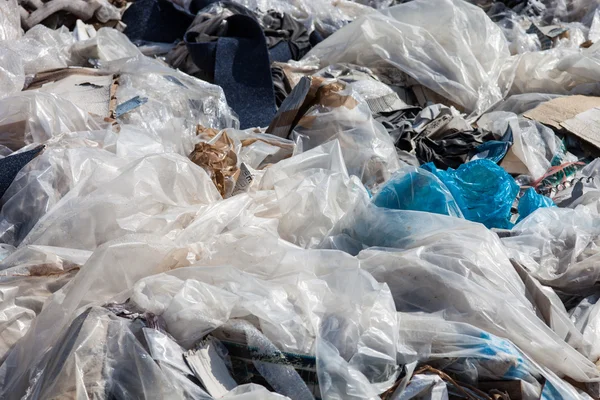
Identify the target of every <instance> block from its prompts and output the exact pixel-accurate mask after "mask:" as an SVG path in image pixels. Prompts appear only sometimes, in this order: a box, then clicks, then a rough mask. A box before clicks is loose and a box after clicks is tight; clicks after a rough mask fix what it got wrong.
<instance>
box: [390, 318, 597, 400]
mask: <svg viewBox="0 0 600 400" xmlns="http://www.w3.org/2000/svg"><path fill="white" fill-rule="evenodd" d="M398 317H399V320H400V321H401V324H400V344H399V348H400V353H401V358H402V359H404V360H405V361H406V362H409V363H411V362H414V361H419V362H426V363H428V364H429V365H433V366H435V367H438V368H443V369H444V370H445V371H449V372H452V373H453V374H454V375H455V376H456V377H457V378H458V379H460V381H461V382H465V383H467V384H476V383H477V381H478V380H479V379H483V380H492V381H494V380H499V379H500V380H502V379H506V380H511V379H519V380H521V382H522V388H523V392H524V397H523V398H524V399H531V400H535V399H539V398H544V399H557V400H558V399H566V398H569V399H589V398H590V397H589V396H587V395H585V394H582V393H578V391H577V390H576V389H574V388H573V387H570V386H569V385H566V384H565V383H564V382H563V381H561V380H560V379H559V378H558V377H557V376H556V375H555V374H554V373H552V372H551V371H549V370H547V369H546V368H544V367H541V366H540V365H539V364H537V363H535V362H534V361H532V360H531V359H529V357H527V356H526V355H525V354H523V352H522V351H521V350H519V348H518V347H516V346H515V345H514V344H513V343H512V342H510V341H509V340H506V339H502V338H500V337H497V336H495V335H491V334H489V333H488V332H485V331H483V330H480V329H478V328H476V327H475V326H473V325H469V324H467V323H462V322H452V321H449V320H447V319H446V318H444V316H443V314H441V313H434V314H425V313H419V312H414V313H406V312H401V313H399V314H398ZM428 376H429V377H431V375H428ZM541 377H543V378H544V379H546V384H545V385H544V387H543V388H542V385H541V384H540V383H539V380H540V378H541ZM411 384H412V382H411ZM409 389H410V385H409V386H408V387H407V390H406V392H409V393H410V390H409ZM406 392H403V393H402V395H401V396H400V397H398V398H399V399H404V398H405V397H402V396H405V393H406ZM540 395H541V397H540ZM408 398H410V397H408Z"/></svg>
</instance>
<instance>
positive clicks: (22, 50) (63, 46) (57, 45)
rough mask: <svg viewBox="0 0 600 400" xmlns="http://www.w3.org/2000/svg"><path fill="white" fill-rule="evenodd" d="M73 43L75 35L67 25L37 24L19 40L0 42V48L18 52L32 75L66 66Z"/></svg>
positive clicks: (28, 72)
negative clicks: (55, 27)
mask: <svg viewBox="0 0 600 400" xmlns="http://www.w3.org/2000/svg"><path fill="white" fill-rule="evenodd" d="M73 43H74V39H73V36H71V34H70V33H69V30H68V29H67V28H65V27H62V28H61V29H57V30H52V29H49V28H46V27H45V26H44V25H36V26H34V27H33V28H31V29H30V30H29V31H27V33H25V35H23V37H21V38H19V39H17V40H14V41H4V42H0V48H8V49H10V50H12V51H14V52H15V53H17V54H18V55H19V57H21V59H22V62H23V68H24V72H25V75H30V74H36V73H38V72H42V71H48V70H51V69H56V68H66V67H67V66H68V65H69V61H70V57H71V45H72V44H73Z"/></svg>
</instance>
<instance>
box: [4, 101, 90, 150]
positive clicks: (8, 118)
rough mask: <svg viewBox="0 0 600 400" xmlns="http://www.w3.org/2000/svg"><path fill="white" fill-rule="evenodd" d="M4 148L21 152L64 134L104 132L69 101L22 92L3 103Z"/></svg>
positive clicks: (87, 115)
mask: <svg viewBox="0 0 600 400" xmlns="http://www.w3.org/2000/svg"><path fill="white" fill-rule="evenodd" d="M0 126H1V127H2V132H3V134H2V137H1V138H0V144H2V145H4V146H7V147H9V148H10V149H12V150H19V149H20V148H22V147H23V146H25V145H26V144H31V143H38V144H42V143H44V142H46V141H47V140H49V139H51V138H52V137H53V136H54V135H59V134H61V133H68V132H77V131H92V130H97V129H100V126H99V124H98V123H97V122H96V121H94V120H93V118H92V117H91V116H90V115H89V114H87V113H86V112H84V111H83V110H82V109H80V108H79V107H77V106H76V105H75V104H73V103H71V102H70V101H68V100H65V99H62V98H60V97H58V96H56V95H53V94H48V93H42V92H20V93H15V94H13V95H11V96H8V97H4V98H3V99H0Z"/></svg>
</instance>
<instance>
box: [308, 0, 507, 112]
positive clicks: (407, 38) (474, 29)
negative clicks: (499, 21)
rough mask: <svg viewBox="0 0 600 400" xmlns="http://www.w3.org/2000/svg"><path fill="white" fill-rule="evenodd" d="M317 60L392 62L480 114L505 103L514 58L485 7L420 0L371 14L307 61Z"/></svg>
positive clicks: (452, 0) (445, 0)
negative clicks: (508, 71) (509, 62)
mask: <svg viewBox="0 0 600 400" xmlns="http://www.w3.org/2000/svg"><path fill="white" fill-rule="evenodd" d="M450 31H452V32H454V33H453V34H452V35H449V34H448V32H450ZM349 38H352V40H351V41H350V42H349ZM448 54H452V55H453V56H452V57H450V56H449V55H448ZM311 56H316V57H317V58H318V59H319V60H320V62H321V66H322V67H324V66H327V65H330V64H335V63H353V64H357V65H362V66H365V67H368V68H372V67H375V66H384V65H386V64H389V65H391V66H393V67H395V68H397V69H399V70H400V71H402V72H404V73H406V74H408V75H409V76H411V77H412V78H414V79H415V80H416V81H417V82H418V83H420V84H422V85H424V86H426V87H427V88H429V89H431V90H433V91H434V92H436V93H438V94H440V95H442V96H443V97H445V98H446V99H448V100H449V101H450V102H451V103H453V104H456V105H458V106H459V107H461V108H462V109H463V110H464V111H466V112H468V113H471V112H472V113H475V114H481V113H483V112H484V111H485V110H486V109H487V108H489V107H490V106H492V105H493V104H494V103H496V102H498V101H499V100H501V99H502V97H503V95H504V94H505V93H506V91H507V90H508V89H509V85H510V81H511V78H510V76H509V75H510V74H508V75H507V76H506V77H501V75H502V71H503V69H504V67H505V62H506V61H507V60H508V58H509V56H510V53H509V50H508V46H507V43H506V39H505V38H504V35H503V34H502V31H501V30H500V29H499V28H498V27H497V26H496V25H495V24H494V23H493V22H492V21H491V20H490V19H489V18H488V17H487V16H486V15H485V13H484V12H483V11H482V10H481V9H480V8H478V7H477V6H474V5H471V4H468V3H466V2H463V1H459V0H436V1H434V2H432V1H425V0H417V1H411V2H409V3H405V4H401V5H398V6H395V7H390V8H388V9H386V10H384V11H382V14H379V13H375V14H369V15H367V16H364V17H362V18H360V19H358V20H357V21H355V22H354V23H352V24H350V25H348V26H346V27H344V28H342V29H340V30H339V31H338V32H336V33H335V34H333V35H332V36H331V37H329V38H327V39H326V40H325V41H323V42H321V43H320V44H319V45H318V46H316V47H315V48H314V49H313V50H311V52H310V53H309V54H308V55H307V56H306V57H305V58H309V57H311Z"/></svg>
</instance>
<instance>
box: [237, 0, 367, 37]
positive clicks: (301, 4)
mask: <svg viewBox="0 0 600 400" xmlns="http://www.w3.org/2000/svg"><path fill="white" fill-rule="evenodd" d="M234 1H235V2H236V3H238V4H241V5H243V6H245V7H246V8H249V9H251V10H256V11H259V12H261V11H262V12H263V13H266V12H267V11H269V10H276V11H279V12H283V13H288V14H291V15H292V16H294V18H296V19H298V20H300V21H302V22H303V23H304V24H305V25H306V27H307V28H309V30H311V31H312V30H313V28H315V29H317V30H318V31H319V32H321V33H322V34H323V35H324V36H329V35H331V34H332V33H334V32H335V31H337V30H338V29H340V28H342V27H343V26H345V25H347V24H348V23H349V22H352V21H353V20H355V19H356V18H358V17H360V16H363V15H365V14H368V13H374V12H376V11H375V10H374V9H373V8H371V7H368V6H366V5H362V4H359V2H353V1H348V0H338V1H333V0H318V1H307V0H292V1H286V0H234Z"/></svg>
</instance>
